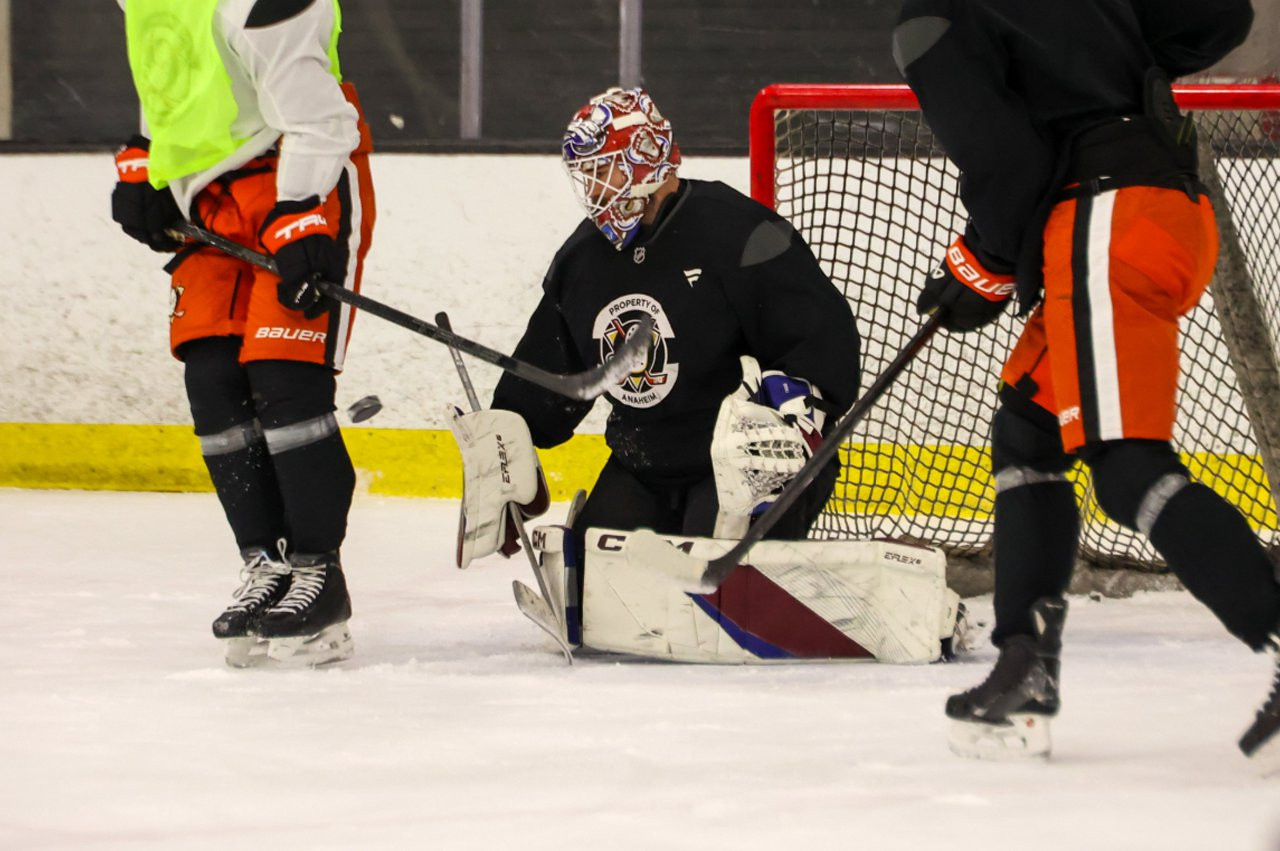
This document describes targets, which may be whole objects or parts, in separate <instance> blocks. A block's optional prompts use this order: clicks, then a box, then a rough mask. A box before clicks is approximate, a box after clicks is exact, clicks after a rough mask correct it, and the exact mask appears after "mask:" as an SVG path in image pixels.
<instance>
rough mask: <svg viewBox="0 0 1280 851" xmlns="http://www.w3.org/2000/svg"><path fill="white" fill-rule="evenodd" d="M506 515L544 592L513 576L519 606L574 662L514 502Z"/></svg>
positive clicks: (461, 366) (443, 319)
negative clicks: (535, 596)
mask: <svg viewBox="0 0 1280 851" xmlns="http://www.w3.org/2000/svg"><path fill="white" fill-rule="evenodd" d="M436 324H437V325H439V326H440V327H441V328H443V329H444V330H446V331H449V332H451V333H452V331H453V325H452V324H451V323H450V322H449V314H447V313H445V312H444V311H443V310H442V311H440V312H439V313H437V314H436ZM449 356H450V357H452V358H453V365H454V367H455V368H456V369H457V370H458V380H459V381H461V382H462V389H463V391H464V392H465V393H466V394H467V404H468V405H470V406H471V410H473V411H478V410H480V397H479V396H477V395H476V388H475V385H474V384H472V383H471V374H470V373H469V372H467V365H466V364H465V363H463V362H462V353H461V352H459V351H458V350H457V349H455V348H454V347H453V346H450V347H449ZM507 515H508V516H509V517H510V519H511V524H512V525H513V526H515V527H516V533H517V534H518V535H519V536H520V548H521V549H523V550H524V552H525V555H526V556H527V557H528V559H529V567H530V568H532V569H533V578H534V579H536V580H538V590H539V591H541V592H542V596H541V597H540V598H536V601H535V599H534V595H533V591H532V590H531V589H529V588H528V586H526V585H524V583H522V582H521V581H520V580H519V579H513V580H512V581H511V590H512V593H514V594H515V598H516V607H517V608H519V609H520V611H521V612H522V613H523V614H524V616H525V617H527V618H528V619H529V620H531V621H533V622H534V623H535V624H537V625H538V626H539V627H540V628H541V629H542V631H543V632H545V633H547V634H548V635H550V636H551V637H552V639H554V640H555V642H556V644H558V645H559V646H560V652H561V653H563V654H564V658H565V660H566V661H567V662H568V663H569V664H570V665H572V664H573V650H572V649H571V648H570V647H569V645H568V643H567V642H566V641H565V640H564V638H563V637H561V635H560V622H559V621H558V620H557V619H556V616H555V612H553V611H552V609H551V605H550V603H549V601H550V600H551V597H550V595H549V594H548V593H547V580H546V577H544V576H543V575H542V565H540V564H538V558H537V556H535V555H534V554H533V545H532V544H530V543H529V534H528V533H527V532H525V530H524V522H523V521H522V520H521V518H520V512H519V509H517V508H516V507H515V506H514V505H508V506H507ZM539 603H540V604H541V605H539Z"/></svg>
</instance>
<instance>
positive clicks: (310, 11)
mask: <svg viewBox="0 0 1280 851" xmlns="http://www.w3.org/2000/svg"><path fill="white" fill-rule="evenodd" d="M256 2H257V0H223V2H221V3H219V4H218V11H217V17H216V18H215V25H216V26H215V28H214V36H215V38H216V39H217V41H218V50H219V51H220V52H221V53H222V56H223V61H224V64H225V66H226V69H227V73H228V75H229V76H230V78H231V86H232V91H233V93H234V95H235V99H236V104H237V106H238V107H239V114H238V116H237V118H236V122H235V124H234V126H233V127H232V133H233V134H234V135H235V136H237V137H240V138H248V139H249V141H248V142H247V143H246V144H245V145H243V146H242V147H241V148H239V149H238V150H237V151H236V152H235V154H233V155H232V156H230V157H228V158H227V159H226V160H224V161H223V162H221V163H218V164H217V165H216V166H213V167H212V168H209V169H206V170H205V171H203V172H199V173H197V174H193V175H191V176H189V177H185V178H182V179H180V180H176V181H174V182H173V190H174V195H175V196H176V197H177V199H178V202H179V205H180V207H181V208H182V209H183V210H186V209H189V208H190V204H191V200H192V198H194V197H195V195H196V193H197V192H199V191H200V190H201V189H203V188H204V187H205V186H207V185H208V184H209V183H210V182H211V181H212V180H214V179H215V178H216V177H218V176H219V175H222V174H225V173H227V172H229V171H232V170H234V169H236V168H239V167H240V166H242V165H244V164H245V163H246V162H248V161H249V160H251V159H253V158H254V157H256V156H258V155H260V154H262V153H264V152H265V151H267V150H268V149H269V148H270V147H271V146H272V145H274V144H275V143H276V141H277V140H279V141H280V163H279V167H278V170H277V177H276V196H277V199H278V200H281V201H296V200H300V199H303V198H308V197H310V196H312V195H318V196H320V197H322V198H323V197H324V196H325V195H327V194H328V193H329V192H330V190H332V189H333V187H334V186H335V185H336V184H337V182H338V176H339V175H340V174H341V172H342V169H343V167H344V165H345V164H346V162H347V158H348V156H349V155H350V154H351V152H352V151H353V150H355V148H356V146H357V145H358V144H359V141H360V131H359V128H358V125H357V120H358V116H357V113H356V109H355V107H354V106H352V105H351V104H350V103H349V102H348V101H347V99H346V97H345V96H344V95H343V92H342V88H341V86H340V85H339V84H338V81H337V79H336V78H335V77H334V76H333V74H332V73H330V71H329V40H330V36H331V35H332V33H333V26H334V10H333V3H332V2H331V0H312V2H311V3H309V4H308V5H307V6H306V7H305V8H304V9H302V10H301V11H300V12H298V13H297V14H295V15H293V16H291V17H289V18H286V19H284V20H282V21H278V22H276V23H273V24H270V25H267V26H254V27H247V26H246V22H247V21H248V20H249V16H250V14H251V13H252V11H253V8H254V6H255V4H256Z"/></svg>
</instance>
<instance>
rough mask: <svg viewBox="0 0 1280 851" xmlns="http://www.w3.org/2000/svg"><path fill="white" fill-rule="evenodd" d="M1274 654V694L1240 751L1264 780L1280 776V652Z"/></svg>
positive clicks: (1269, 696)
mask: <svg viewBox="0 0 1280 851" xmlns="http://www.w3.org/2000/svg"><path fill="white" fill-rule="evenodd" d="M1272 655H1273V656H1274V657H1275V660H1276V671H1275V678H1274V679H1273V680H1272V683H1271V694H1269V695H1267V699H1266V701H1265V702H1264V703H1263V704H1262V708H1260V709H1259V710H1258V714H1257V717H1255V718H1254V719H1253V723H1252V724H1250V725H1249V729H1248V730H1245V732H1244V735H1243V736H1241V737H1240V750H1241V751H1243V752H1244V755H1245V756H1247V757H1249V758H1250V759H1251V760H1253V761H1254V763H1255V764H1256V765H1257V766H1258V770H1259V771H1261V772H1262V776H1264V777H1273V776H1276V775H1278V774H1280V650H1273V651H1272Z"/></svg>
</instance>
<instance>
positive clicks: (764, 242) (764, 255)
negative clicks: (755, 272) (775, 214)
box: [739, 219, 795, 269]
mask: <svg viewBox="0 0 1280 851" xmlns="http://www.w3.org/2000/svg"><path fill="white" fill-rule="evenodd" d="M794 233H795V231H794V230H793V229H792V227H791V225H789V224H787V223H786V222H784V221H782V220H781V219H765V220H764V221H763V222H761V223H760V224H758V225H756V228H755V230H753V231H752V232H751V236H749V237H747V244H746V245H745V246H743V248H742V260H741V261H740V263H739V265H740V266H741V267H742V268H743V269H745V268H747V267H748V266H759V265H760V264H761V263H766V262H768V261H770V260H772V259H773V258H775V257H777V256H778V255H780V254H782V253H783V252H785V251H786V250H787V249H788V248H790V247H791V236H792V235H793V234H794Z"/></svg>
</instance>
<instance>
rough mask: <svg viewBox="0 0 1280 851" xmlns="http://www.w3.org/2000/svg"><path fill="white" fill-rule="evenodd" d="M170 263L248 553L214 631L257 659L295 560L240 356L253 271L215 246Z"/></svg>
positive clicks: (214, 472)
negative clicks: (259, 632)
mask: <svg viewBox="0 0 1280 851" xmlns="http://www.w3.org/2000/svg"><path fill="white" fill-rule="evenodd" d="M223 194H224V193H222V187H221V186H220V185H219V186H216V187H214V188H211V189H210V190H207V191H206V192H204V193H202V194H201V197H200V199H199V200H198V202H197V203H198V205H199V206H200V208H202V209H203V210H204V211H206V212H208V213H211V214H212V212H213V211H214V210H215V209H218V208H219V207H222V206H224V204H223V202H224V201H226V200H229V199H225V198H223ZM237 222H238V215H237V210H236V208H235V205H234V204H229V205H227V207H226V213H225V214H224V215H221V216H219V223H220V224H221V225H223V226H224V227H227V228H229V229H230V230H231V233H232V234H233V235H237V236H241V235H242V234H240V233H238V232H237V230H236V223H237ZM168 269H169V271H170V272H171V273H172V275H173V279H172V284H171V293H172V295H171V315H170V345H171V347H172V349H173V352H174V355H175V357H177V358H178V359H179V360H181V361H182V362H183V365H184V378H185V384H186V391H187V399H188V402H189V404H190V407H191V416H192V421H193V423H194V425H195V432H196V435H197V436H198V437H199V439H200V450H201V454H202V456H203V458H204V462H205V466H206V467H207V469H208V471H209V478H210V480H211V481H212V483H213V487H214V491H215V492H216V493H217V496H218V500H219V502H220V503H221V505H222V508H223V511H224V512H225V514H226V517H227V522H228V524H229V525H230V526H231V530H232V533H233V534H234V536H235V540H236V544H237V546H238V547H239V548H240V553H241V557H242V559H243V569H242V571H241V577H240V578H241V585H240V587H239V588H238V589H237V590H236V592H235V594H234V597H233V600H232V602H231V604H230V605H229V606H228V607H227V608H226V610H225V611H223V612H222V614H221V615H219V616H218V618H217V619H216V620H215V621H214V623H213V633H214V635H215V636H216V637H218V638H220V639H223V640H225V642H226V656H227V662H228V663H229V664H232V665H236V666H243V665H250V664H255V663H256V662H258V661H261V660H262V659H263V653H264V652H265V645H264V644H263V643H262V642H261V641H259V640H258V639H257V638H256V637H255V636H254V635H253V627H254V625H255V623H256V620H257V618H258V617H260V616H261V614H262V613H263V612H264V611H266V609H267V608H269V607H270V606H271V605H273V604H274V603H275V602H276V601H277V600H279V598H280V597H281V596H283V594H284V592H285V590H286V589H287V587H288V568H287V566H286V565H284V564H283V563H282V561H281V558H280V555H279V551H278V548H277V542H278V541H279V540H280V538H281V537H282V536H283V535H284V533H285V526H284V509H283V505H282V504H281V501H280V496H279V491H278V489H277V483H276V478H275V470H274V469H273V467H272V465H271V463H270V460H269V459H268V457H267V451H266V444H265V443H264V441H263V438H262V428H261V425H260V424H259V422H258V420H257V416H256V413H255V411H254V406H253V400H252V397H251V391H250V388H249V381H248V376H247V375H246V373H245V371H244V368H243V367H242V366H241V365H240V362H239V355H240V346H241V339H242V338H241V335H242V334H243V331H244V317H245V314H246V311H247V306H248V292H249V288H248V286H247V284H246V282H247V281H248V280H250V279H251V275H252V270H251V269H250V268H249V267H248V266H247V265H246V264H244V263H241V262H240V261H237V260H234V259H232V258H230V257H227V256H225V255H223V254H221V253H219V252H216V251H213V250H211V249H187V250H184V251H182V252H180V253H179V254H178V256H177V257H175V258H174V260H173V261H172V262H171V263H170V264H169V267H168Z"/></svg>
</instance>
